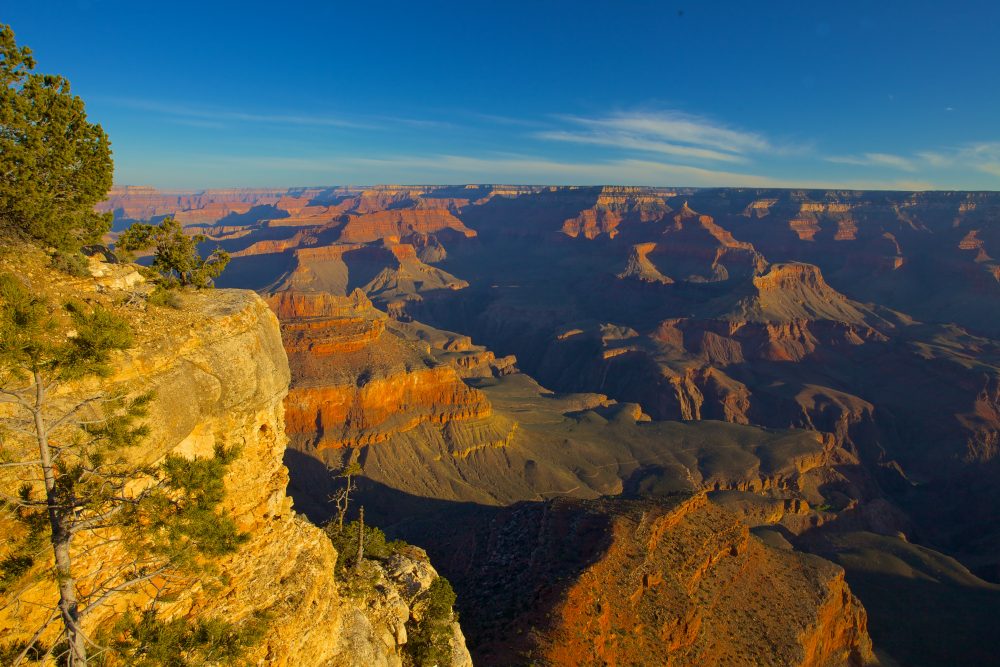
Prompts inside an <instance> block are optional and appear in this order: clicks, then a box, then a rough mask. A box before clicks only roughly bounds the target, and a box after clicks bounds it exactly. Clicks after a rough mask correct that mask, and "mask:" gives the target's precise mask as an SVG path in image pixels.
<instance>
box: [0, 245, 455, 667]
mask: <svg viewBox="0 0 1000 667" xmlns="http://www.w3.org/2000/svg"><path fill="white" fill-rule="evenodd" d="M25 254H26V255H28V256H29V257H30V255H31V253H30V252H27V253H25ZM32 259H34V258H32ZM10 262H11V259H10V258H9V257H5V258H4V259H3V263H4V264H5V265H6V264H9V263H10ZM18 267H19V269H20V270H19V276H20V277H21V279H22V280H24V281H25V283H26V284H27V285H28V287H29V288H32V289H34V290H38V291H41V292H43V293H47V294H49V295H50V296H51V297H52V298H56V299H62V298H66V297H70V296H72V297H75V298H81V299H86V300H88V301H91V302H97V303H102V304H104V305H106V306H107V307H110V308H114V309H116V310H120V311H121V314H122V315H124V316H127V317H128V318H129V320H130V321H131V323H132V325H133V329H134V331H135V337H136V343H137V344H136V346H135V347H134V348H132V349H130V350H128V351H127V352H126V353H124V354H123V355H122V356H121V357H119V358H116V359H115V368H116V371H115V374H114V375H113V376H112V377H110V378H107V379H105V380H102V381H101V382H102V384H101V388H102V389H104V390H105V391H109V392H110V391H113V390H114V389H115V388H116V387H128V388H129V390H130V391H135V392H138V391H152V392H153V393H154V400H153V402H152V403H151V405H150V414H149V417H148V420H147V423H148V425H149V426H150V429H151V431H150V435H149V437H148V438H147V439H146V440H145V441H144V442H143V444H142V445H141V447H140V448H138V450H137V451H135V452H132V454H131V455H132V456H133V458H135V459H136V461H137V462H142V463H146V464H154V463H156V462H158V461H160V460H162V458H163V457H164V456H166V455H167V454H177V455H182V456H185V457H206V456H207V457H210V456H212V455H213V450H214V447H215V445H218V444H221V445H225V446H226V447H236V448H237V449H238V457H237V458H236V460H235V461H234V462H233V463H231V464H230V466H229V467H228V469H227V473H226V476H225V479H224V484H225V499H224V501H223V503H222V506H221V510H222V511H224V512H225V513H227V514H229V515H231V516H232V517H233V518H234V519H235V521H236V523H237V525H238V527H239V529H240V530H241V531H242V532H244V533H245V534H246V535H247V536H248V540H247V542H246V543H245V544H244V545H242V546H241V547H239V549H238V551H236V552H235V553H233V554H230V555H227V556H224V557H222V558H221V559H220V560H219V561H218V562H217V563H216V564H215V567H216V569H217V576H214V577H210V578H208V579H205V578H202V577H199V576H196V575H194V574H190V575H188V574H184V573H183V572H178V573H177V574H175V575H173V577H172V578H171V579H169V580H166V581H164V582H160V584H161V588H162V590H160V591H156V590H155V589H153V588H152V587H149V586H147V587H141V586H140V587H137V588H135V589H131V590H129V591H126V592H123V593H122V594H120V595H118V596H115V597H112V598H111V599H110V600H109V603H108V604H106V605H102V606H100V607H97V608H96V609H95V610H94V611H93V612H92V613H90V614H88V616H87V617H86V621H85V625H84V629H85V630H86V631H88V632H89V633H91V634H93V632H94V631H95V629H97V628H100V627H107V626H108V624H109V623H111V622H112V621H113V620H114V619H115V618H116V617H117V616H118V615H120V614H121V613H122V611H123V610H125V609H126V608H128V607H129V606H134V607H140V608H141V607H143V606H144V605H146V604H147V603H148V602H149V601H150V599H151V597H150V596H152V595H154V594H156V595H161V594H162V598H163V601H161V602H160V604H159V610H160V615H161V618H164V619H171V618H188V619H199V618H205V617H209V616H212V617H221V618H224V619H225V620H226V621H229V622H232V623H236V624H240V623H242V622H245V621H248V620H250V619H253V618H255V617H259V616H261V615H263V616H266V617H267V618H268V619H269V620H268V622H267V624H266V626H265V627H266V629H265V632H264V636H263V639H262V640H261V641H260V643H259V644H256V645H254V646H253V647H252V648H251V649H250V652H249V654H248V655H247V657H246V659H247V661H248V663H249V664H267V665H286V666H289V667H290V666H292V665H296V666H297V665H317V666H318V665H357V666H359V667H360V666H362V665H364V666H366V667H367V666H368V665H385V666H387V667H388V666H398V665H401V664H402V652H403V645H404V644H405V641H406V630H405V624H406V622H407V620H409V618H410V611H411V609H410V606H409V605H410V604H411V602H412V601H413V599H414V596H415V595H416V594H418V593H419V592H420V591H421V590H425V589H426V587H427V585H429V581H430V580H431V579H433V577H434V576H436V574H435V573H434V571H433V569H432V568H430V565H429V563H427V562H426V558H425V557H420V556H419V555H417V556H411V557H410V558H409V559H403V560H404V561H405V562H402V561H401V562H397V563H396V566H395V570H394V569H393V568H387V569H385V571H384V572H383V575H382V579H383V581H384V584H383V586H382V588H381V589H378V588H376V589H373V590H372V591H371V592H370V593H368V594H365V595H362V596H358V595H356V594H352V593H350V592H345V590H344V588H343V583H342V582H340V581H338V580H337V578H336V577H335V576H334V564H335V562H336V559H337V553H336V551H335V550H334V548H333V546H332V544H331V542H330V540H329V539H328V538H327V537H326V535H325V534H324V533H323V531H322V530H320V529H319V528H318V527H316V526H314V525H313V524H310V523H309V522H308V521H306V520H305V519H304V518H303V517H302V516H301V515H298V514H297V513H296V512H295V511H294V509H293V507H292V501H291V499H290V498H289V497H288V496H286V494H285V489H286V486H287V484H288V471H287V469H286V468H285V466H284V465H283V464H282V456H283V454H284V450H285V446H286V442H287V438H286V436H285V427H284V424H285V421H284V405H283V401H284V398H285V395H286V392H287V389H288V382H289V370H288V363H287V360H286V355H285V352H284V350H283V348H282V343H281V338H280V332H279V328H278V321H277V318H276V317H275V316H274V314H273V313H272V312H271V310H270V309H269V308H268V307H267V305H266V304H265V302H264V301H263V300H262V299H261V298H260V297H258V296H257V295H256V294H254V293H253V292H246V291H235V290H217V291H216V290H207V291H200V292H193V293H186V294H183V295H182V296H181V297H180V300H181V304H180V308H179V309H173V308H162V307H154V306H145V307H143V306H141V305H132V306H121V305H120V304H121V301H122V298H123V297H124V296H125V295H126V293H127V292H131V291H134V290H136V289H139V290H142V289H143V288H144V286H143V285H142V283H141V279H139V278H138V276H137V274H135V272H134V271H133V269H132V268H131V267H129V266H128V265H93V268H94V269H95V271H96V272H97V273H100V274H101V277H100V278H98V279H97V280H94V279H89V278H87V279H69V278H66V277H64V276H62V275H61V274H55V273H53V272H51V271H50V270H46V269H39V268H38V265H37V264H34V263H33V262H32V261H31V260H29V261H28V262H25V261H24V257H23V256H22V257H21V258H20V260H19V262H18ZM10 268H11V267H10V266H3V267H0V269H7V270H9V269H10ZM126 286H127V287H128V290H127V291H126V290H125V289H124V288H125V287H126ZM3 473H4V474H3V477H2V478H0V482H2V486H3V489H4V491H5V492H12V491H11V488H12V487H15V488H16V485H17V483H18V480H17V478H16V476H14V474H13V473H11V472H9V471H8V470H4V471H3ZM3 521H4V522H9V521H10V519H9V518H7V517H6V515H5V517H4V518H3ZM2 529H3V530H4V532H6V533H8V534H14V533H13V531H15V530H16V526H15V525H13V524H6V523H5V525H3V526H2ZM81 540H84V538H83V537H81ZM78 546H79V547H80V550H79V552H78V553H76V555H75V556H76V567H77V569H78V571H79V572H81V573H85V574H84V576H83V577H82V579H81V582H80V587H81V589H82V590H88V589H92V588H93V587H94V586H95V585H96V583H95V582H97V581H99V580H100V579H102V578H103V577H105V576H107V574H108V573H109V572H111V571H113V569H114V568H116V567H119V566H122V565H123V564H124V563H125V562H126V561H127V558H128V557H127V556H126V553H125V551H123V550H122V549H121V548H119V547H118V546H117V545H116V544H115V543H114V541H112V542H111V543H109V544H104V545H95V546H94V547H93V548H85V547H87V543H86V542H85V541H83V542H81V543H80V544H79V545H78ZM6 548H7V545H6V544H4V545H2V546H0V550H2V549H6ZM0 555H2V553H0ZM50 567H51V556H49V557H48V558H43V559H40V562H38V563H37V564H36V565H35V567H34V568H33V569H32V570H31V571H30V572H29V573H27V574H26V575H25V576H24V577H22V578H21V579H19V580H18V581H17V582H15V584H14V585H13V586H11V587H8V589H7V590H6V591H4V593H3V594H2V600H0V628H2V630H3V638H4V642H7V641H15V640H18V639H27V638H28V637H30V636H31V635H32V633H33V632H34V630H35V629H36V628H38V627H41V626H42V625H43V624H44V623H45V621H46V618H47V616H48V613H49V611H48V609H50V608H51V607H52V605H53V604H54V602H55V600H56V592H55V589H54V583H53V582H52V580H51V578H50V577H49V576H47V575H46V570H47V569H48V568H50ZM414 569H417V570H421V571H423V572H424V576H423V579H424V582H423V583H420V582H417V584H416V588H415V589H414V588H413V586H414V581H412V576H411V575H412V572H413V571H414ZM55 629H56V626H55V625H53V626H50V628H49V630H48V631H45V632H43V633H42V640H43V641H49V640H51V637H52V636H53V634H54V632H55ZM455 630H456V634H455V636H456V639H455V643H454V660H453V663H452V664H454V665H456V666H457V665H468V664H471V663H469V661H468V656H467V653H466V652H465V649H464V642H463V640H462V638H461V631H460V630H458V628H457V625H456V628H455Z"/></svg>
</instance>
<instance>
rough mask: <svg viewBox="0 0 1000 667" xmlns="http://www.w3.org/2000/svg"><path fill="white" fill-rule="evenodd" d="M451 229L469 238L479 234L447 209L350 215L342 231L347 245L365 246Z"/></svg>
mask: <svg viewBox="0 0 1000 667" xmlns="http://www.w3.org/2000/svg"><path fill="white" fill-rule="evenodd" d="M442 230H451V231H454V232H457V233H458V234H461V235H462V236H465V237H472V236H475V235H476V233H475V232H474V231H472V230H471V229H469V228H468V227H466V226H465V225H464V224H462V221H461V220H459V219H458V218H456V217H455V216H454V215H452V214H451V213H449V212H448V211H447V210H445V209H417V210H410V209H391V210H388V211H378V212H375V213H364V214H361V215H352V216H349V217H348V219H347V221H346V222H345V223H344V226H343V227H342V228H341V230H340V240H341V241H342V242H345V243H362V242H365V241H374V240H376V239H383V238H386V237H390V236H392V237H396V238H400V237H403V236H406V235H408V234H415V233H416V234H427V233H433V232H440V231H442Z"/></svg>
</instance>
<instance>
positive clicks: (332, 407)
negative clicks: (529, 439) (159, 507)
mask: <svg viewBox="0 0 1000 667" xmlns="http://www.w3.org/2000/svg"><path fill="white" fill-rule="evenodd" d="M270 302H271V304H272V305H273V307H274V309H275V311H276V312H277V313H278V316H279V317H280V318H281V320H282V331H283V334H284V339H285V346H286V349H287V351H288V357H289V362H290V364H291V366H292V368H293V369H294V378H295V379H294V382H293V384H292V388H291V391H290V392H289V396H288V399H287V401H286V420H287V425H288V426H287V428H288V433H289V435H290V436H291V439H292V442H293V444H294V445H295V446H297V447H300V448H308V449H310V450H316V449H324V448H340V447H357V446H360V445H365V444H372V443H376V442H381V441H383V440H385V439H387V438H388V437H390V436H391V435H392V434H394V433H397V432H401V431H407V430H410V429H412V428H414V427H416V426H417V425H419V424H421V423H423V422H434V423H438V424H448V423H451V422H455V421H464V420H474V419H480V418H485V417H489V416H490V414H491V409H490V405H489V402H488V401H487V400H486V398H485V397H484V396H483V395H482V393H481V392H479V391H477V390H475V389H472V388H470V387H468V386H466V385H465V383H463V382H462V380H461V379H460V378H459V376H458V374H457V372H456V370H455V368H454V367H452V366H450V365H445V364H441V363H439V362H438V361H436V360H435V359H434V358H433V357H432V356H430V354H429V353H428V350H426V349H424V350H421V349H420V348H419V347H417V346H415V345H413V344H411V343H408V342H407V341H405V340H403V339H402V338H400V337H399V336H397V335H395V334H394V333H392V332H390V331H387V330H386V321H387V317H386V315H385V314H384V313H382V312H380V311H378V310H376V309H375V308H374V307H373V306H372V303H371V301H369V300H368V299H367V297H365V296H364V294H363V293H362V292H361V291H360V290H355V291H354V292H353V293H352V294H351V295H350V296H348V297H338V296H333V295H331V294H329V293H325V292H294V291H284V292H278V293H276V294H274V295H273V296H271V297H270Z"/></svg>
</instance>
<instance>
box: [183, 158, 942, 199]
mask: <svg viewBox="0 0 1000 667" xmlns="http://www.w3.org/2000/svg"><path fill="white" fill-rule="evenodd" d="M197 162H198V163H199V164H201V165H203V166H211V167H222V166H226V165H235V164H239V165H241V166H248V165H249V166H253V167H255V168H258V169H260V170H261V171H262V172H265V173H270V174H276V173H279V172H285V173H288V172H292V173H294V176H293V177H292V178H300V177H302V175H303V174H308V175H312V176H314V177H315V178H318V179H323V178H343V177H346V178H348V179H349V180H350V181H351V182H365V183H367V182H370V183H374V182H382V181H385V180H386V178H387V175H391V178H390V180H391V181H392V182H401V183H442V182H450V183H498V182H502V183H533V184H546V185H600V184H618V185H670V186H694V187H723V186H737V187H760V188H773V187H796V188H819V189H825V188H835V189H865V188H875V189H891V190H928V189H932V188H933V187H934V186H933V184H931V183H929V182H925V181H912V180H911V181H877V182H872V181H863V182H862V181H839V182H838V181H823V180H810V179H791V180H789V179H780V178H773V177H769V176H762V175H758V174H750V173H741V172H733V171H722V170H715V169H707V168H703V167H693V166H689V165H679V164H671V163H667V162H658V161H655V160H642V159H630V158H626V159H618V160H606V161H593V162H568V161H562V160H553V159H549V158H546V157H541V156H536V155H521V154H509V153H499V154H494V155H491V156H486V157H483V156H471V155H450V154H429V155H389V156H384V157H357V156H338V155H331V156H328V157H323V156H317V157H311V158H297V157H284V156H239V157H236V156H222V155H219V156H199V159H198V160H197ZM276 180H277V181H281V180H282V179H281V177H277V178H276Z"/></svg>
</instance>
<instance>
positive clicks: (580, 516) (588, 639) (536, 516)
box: [439, 495, 875, 667]
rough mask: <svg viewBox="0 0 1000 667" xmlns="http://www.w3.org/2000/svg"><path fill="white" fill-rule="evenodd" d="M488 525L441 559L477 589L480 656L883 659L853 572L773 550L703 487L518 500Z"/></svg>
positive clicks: (692, 661) (782, 661) (472, 619)
mask: <svg viewBox="0 0 1000 667" xmlns="http://www.w3.org/2000/svg"><path fill="white" fill-rule="evenodd" d="M478 525H479V528H478V529H475V528H473V529H467V528H463V527H462V525H461V522H456V523H455V524H454V525H453V526H452V527H451V528H450V530H449V529H445V530H447V531H448V532H447V535H448V537H446V538H445V540H446V545H445V546H443V547H441V549H440V554H439V555H440V557H441V558H442V559H444V561H445V562H446V567H448V568H449V569H451V570H453V571H454V572H455V574H454V575H453V576H454V577H455V579H456V581H459V582H461V583H462V586H463V588H464V589H467V590H470V591H472V593H471V594H470V599H468V600H467V603H468V604H467V606H466V607H465V609H464V610H463V619H465V622H466V623H467V625H468V626H469V627H470V628H474V630H473V632H474V634H475V635H476V637H478V638H479V642H478V643H477V644H476V645H475V646H474V653H475V656H476V659H477V662H478V663H479V664H484V665H507V664H528V663H541V664H549V665H567V666H568V665H592V664H603V665H633V664H645V665H651V664H656V665H676V666H680V665H817V666H818V665H829V666H831V667H833V666H834V665H864V664H875V659H874V656H873V654H872V650H871V640H870V639H869V637H868V633H867V629H866V615H865V612H864V609H863V608H862V607H861V605H860V603H859V602H858V600H857V599H856V598H855V597H854V596H853V595H852V594H851V592H850V590H849V588H848V587H847V584H846V583H845V582H844V573H843V570H841V569H840V568H838V567H836V566H834V565H832V564H830V563H828V562H825V561H823V560H821V559H819V558H815V557H809V556H804V555H801V554H796V553H793V552H791V551H787V550H780V549H775V548H771V547H768V546H765V545H764V544H763V543H762V542H760V541H758V540H757V539H756V538H754V537H752V536H751V535H750V533H749V529H748V528H747V525H746V524H745V523H742V522H741V521H740V520H739V519H738V518H737V517H736V516H735V515H732V514H730V513H728V512H726V511H725V510H723V509H721V508H719V507H717V506H715V505H712V504H711V503H709V502H708V501H707V500H706V498H705V496H704V495H696V496H693V497H685V496H675V497H673V498H670V499H665V498H664V499H660V500H658V501H657V502H653V501H650V500H625V499H603V500H598V501H569V500H557V501H552V502H548V503H540V504H521V505H517V506H514V507H512V508H509V509H506V510H502V511H499V512H497V513H495V514H494V515H493V516H492V517H491V519H490V521H488V522H480V523H479V524H478ZM470 551H471V552H472V557H471V558H470V557H468V556H469V552H470ZM449 553H450V554H452V555H451V556H450V557H449V555H448V554H449Z"/></svg>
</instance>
